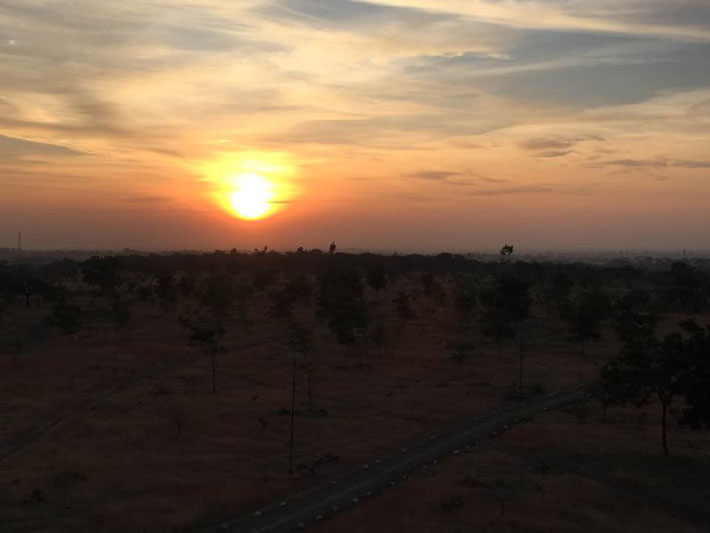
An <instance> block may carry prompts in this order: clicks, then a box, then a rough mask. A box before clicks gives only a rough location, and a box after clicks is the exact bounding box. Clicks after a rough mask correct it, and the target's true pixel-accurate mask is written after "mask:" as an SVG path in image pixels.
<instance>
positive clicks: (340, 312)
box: [317, 268, 369, 345]
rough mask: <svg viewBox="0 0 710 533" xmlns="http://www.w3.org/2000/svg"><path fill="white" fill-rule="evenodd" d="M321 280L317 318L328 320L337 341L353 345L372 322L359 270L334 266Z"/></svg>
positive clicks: (321, 276) (325, 272) (324, 273)
mask: <svg viewBox="0 0 710 533" xmlns="http://www.w3.org/2000/svg"><path fill="white" fill-rule="evenodd" d="M318 281H319V287H318V309H317V314H318V317H319V318H321V319H322V320H324V321H326V322H327V323H328V327H329V328H330V330H331V331H332V332H333V333H334V334H335V336H336V337H337V339H338V342H340V343H341V344H345V345H352V344H354V343H355V341H356V340H357V338H358V337H359V336H360V335H361V334H362V333H363V332H364V331H365V329H366V328H367V325H368V322H369V317H368V314H367V307H366V306H365V302H364V300H363V286H362V280H361V279H360V274H359V272H357V271H356V270H351V269H337V268H331V269H328V270H326V271H324V272H323V273H322V274H321V275H320V277H319V280H318Z"/></svg>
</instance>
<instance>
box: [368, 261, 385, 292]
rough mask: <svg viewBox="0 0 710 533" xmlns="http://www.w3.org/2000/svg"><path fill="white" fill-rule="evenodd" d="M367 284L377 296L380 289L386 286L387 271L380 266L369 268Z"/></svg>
mask: <svg viewBox="0 0 710 533" xmlns="http://www.w3.org/2000/svg"><path fill="white" fill-rule="evenodd" d="M367 284H368V285H369V286H370V287H372V288H373V289H374V290H375V292H376V293H377V295H378V296H379V294H380V291H381V290H382V289H384V288H385V287H386V286H387V272H386V271H385V269H384V268H382V267H381V266H376V267H374V268H371V269H370V270H368V272H367Z"/></svg>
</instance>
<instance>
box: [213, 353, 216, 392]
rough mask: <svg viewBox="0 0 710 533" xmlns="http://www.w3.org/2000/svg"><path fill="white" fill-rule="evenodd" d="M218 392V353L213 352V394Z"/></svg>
mask: <svg viewBox="0 0 710 533" xmlns="http://www.w3.org/2000/svg"><path fill="white" fill-rule="evenodd" d="M215 392H217V354H216V353H214V352H213V353H212V394H214V393H215Z"/></svg>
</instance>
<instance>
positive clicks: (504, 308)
mask: <svg viewBox="0 0 710 533" xmlns="http://www.w3.org/2000/svg"><path fill="white" fill-rule="evenodd" d="M482 300H483V304H484V306H485V311H484V313H483V316H482V318H481V320H482V326H483V333H484V335H486V336H489V337H493V338H494V339H496V340H497V341H498V343H499V346H500V351H501V353H502V350H503V348H502V342H503V340H504V339H506V338H510V337H512V336H513V335H514V334H515V333H517V335H518V337H519V340H520V371H519V389H520V396H521V397H522V395H523V348H524V345H525V337H524V334H523V330H522V325H523V321H524V320H525V319H526V318H527V317H528V315H529V314H530V306H531V305H532V298H531V297H530V291H529V289H528V286H527V285H526V284H525V283H524V282H522V281H521V280H519V279H518V278H515V277H512V276H506V277H501V278H499V279H498V281H497V283H496V286H495V287H494V288H493V289H489V290H487V291H485V292H484V293H483V295H482Z"/></svg>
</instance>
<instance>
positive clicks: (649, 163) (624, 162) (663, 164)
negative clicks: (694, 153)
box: [590, 157, 710, 169]
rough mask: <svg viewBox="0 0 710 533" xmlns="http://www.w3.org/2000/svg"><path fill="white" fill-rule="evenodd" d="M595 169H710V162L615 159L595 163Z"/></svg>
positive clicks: (659, 158) (664, 159)
mask: <svg viewBox="0 0 710 533" xmlns="http://www.w3.org/2000/svg"><path fill="white" fill-rule="evenodd" d="M590 166H593V167H606V166H620V167H628V168H668V167H678V168H687V169H698V168H701V169H702V168H710V161H704V160H690V159H668V158H664V157H658V158H655V159H613V160H611V161H601V162H599V163H594V164H592V165H590Z"/></svg>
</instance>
